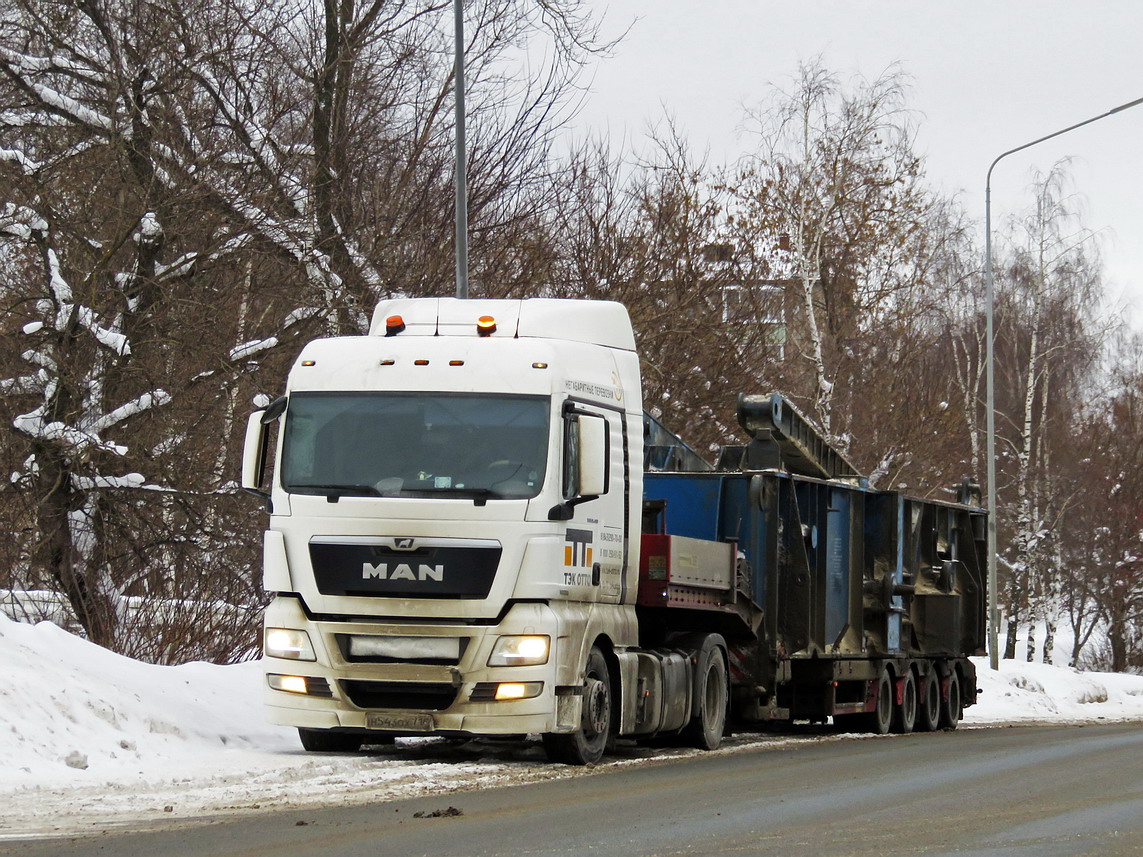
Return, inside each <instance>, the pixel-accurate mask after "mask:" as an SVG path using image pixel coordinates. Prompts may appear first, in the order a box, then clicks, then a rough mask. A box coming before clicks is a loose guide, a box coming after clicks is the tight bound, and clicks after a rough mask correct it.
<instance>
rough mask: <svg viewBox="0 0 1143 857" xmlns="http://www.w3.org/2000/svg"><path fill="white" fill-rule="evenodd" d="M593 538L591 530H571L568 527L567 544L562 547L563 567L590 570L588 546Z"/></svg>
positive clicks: (589, 550) (589, 548) (589, 549)
mask: <svg viewBox="0 0 1143 857" xmlns="http://www.w3.org/2000/svg"><path fill="white" fill-rule="evenodd" d="M594 538H595V534H594V533H592V531H591V530H573V529H572V528H571V527H568V534H567V542H568V543H567V544H566V545H564V565H567V566H572V567H573V568H590V567H591V547H590V545H591V543H592V540H593V539H594Z"/></svg>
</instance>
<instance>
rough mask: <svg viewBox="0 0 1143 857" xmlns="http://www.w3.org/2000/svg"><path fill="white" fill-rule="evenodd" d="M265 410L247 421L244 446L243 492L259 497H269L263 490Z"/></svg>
mask: <svg viewBox="0 0 1143 857" xmlns="http://www.w3.org/2000/svg"><path fill="white" fill-rule="evenodd" d="M265 413H266V411H265V409H262V410H258V411H255V412H254V413H252V414H251V415H250V418H249V419H248V420H247V421H246V441H245V443H244V444H243V446H242V490H243V491H249V492H250V493H251V494H255V495H257V496H259V497H267V496H269V495H268V494H267V493H266V492H265V491H263V490H262V478H263V477H264V476H265V473H266V434H267V432H266V426H265V425H264V424H263V422H262V416H263V414H265Z"/></svg>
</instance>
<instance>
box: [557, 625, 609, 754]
mask: <svg viewBox="0 0 1143 857" xmlns="http://www.w3.org/2000/svg"><path fill="white" fill-rule="evenodd" d="M612 708H613V706H612V693H611V674H610V671H609V670H608V669H607V660H606V659H605V658H604V657H603V652H601V651H600V650H599V649H598V648H596V647H595V646H592V647H591V651H590V652H589V653H588V655H587V668H586V669H585V670H584V676H583V713H582V715H581V716H580V727H579V729H577V730H576V731H575V732H572V733H569V734H562V733H554V732H549V733H546V734H545V735H544V736H543V742H544V750H545V751H546V752H547V754H548V759H549V760H551V761H553V762H563V763H564V764H565V765H594V764H595V763H596V762H598V761H599V760H600V759H602V758H603V751H604V750H606V749H607V746H608V743H609V742H610V740H611V736H612V732H613V731H614V728H615V727H614V721H613V718H612Z"/></svg>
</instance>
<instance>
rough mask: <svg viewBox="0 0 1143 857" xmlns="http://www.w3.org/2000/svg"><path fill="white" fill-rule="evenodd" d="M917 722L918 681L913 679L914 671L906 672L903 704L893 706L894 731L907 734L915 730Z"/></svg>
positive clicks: (902, 692)
mask: <svg viewBox="0 0 1143 857" xmlns="http://www.w3.org/2000/svg"><path fill="white" fill-rule="evenodd" d="M916 722H917V683H916V682H915V681H914V680H913V671H912V670H910V671H909V672H907V673H906V674H905V680H904V684H903V685H902V687H901V704H900V705H894V706H893V731H894V732H897V733H900V734H902V735H907V734H908V733H910V732H912V731H913V726H914V725H915V724H916Z"/></svg>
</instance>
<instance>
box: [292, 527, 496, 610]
mask: <svg viewBox="0 0 1143 857" xmlns="http://www.w3.org/2000/svg"><path fill="white" fill-rule="evenodd" d="M309 549H310V562H311V563H312V565H313V570H314V580H315V582H316V583H317V588H318V591H319V592H320V593H321V594H322V595H351V596H358V597H360V596H365V597H384V598H487V597H488V592H489V590H490V589H491V588H492V581H493V580H494V579H495V577H496V568H497V566H499V564H500V554H501V550H502V549H501V545H500V543H499V542H497V541H493V540H491V539H446V538H441V539H415V540H414V539H411V538H393V537H374V536H314V537H313V538H311V539H310V544H309Z"/></svg>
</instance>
